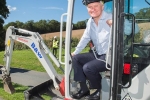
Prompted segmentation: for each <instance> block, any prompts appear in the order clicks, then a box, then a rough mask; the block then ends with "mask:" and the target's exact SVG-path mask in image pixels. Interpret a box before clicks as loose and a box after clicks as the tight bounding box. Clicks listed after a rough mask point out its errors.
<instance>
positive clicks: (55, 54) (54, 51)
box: [53, 48, 58, 57]
mask: <svg viewBox="0 0 150 100" xmlns="http://www.w3.org/2000/svg"><path fill="white" fill-rule="evenodd" d="M57 49H58V48H53V55H54V56H55V57H56V56H57Z"/></svg>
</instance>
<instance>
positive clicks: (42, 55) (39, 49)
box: [2, 26, 63, 93]
mask: <svg viewBox="0 0 150 100" xmlns="http://www.w3.org/2000/svg"><path fill="white" fill-rule="evenodd" d="M16 31H18V32H19V33H21V34H22V35H17V34H16ZM14 41H18V42H21V43H23V44H25V45H27V46H28V47H29V48H30V49H31V50H32V51H33V52H34V54H35V55H36V57H37V58H38V60H39V61H40V62H41V64H42V65H43V67H44V69H45V70H46V72H47V73H48V75H49V77H50V79H51V80H52V81H53V85H54V87H55V89H57V90H59V83H58V81H60V80H61V79H60V77H59V76H58V74H57V72H56V70H55V69H54V67H53V65H52V63H51V62H50V60H49V58H48V56H49V57H50V58H51V59H52V60H53V62H54V63H55V64H56V66H57V67H59V68H60V69H61V70H62V71H63V68H62V67H61V65H60V63H59V61H58V60H57V59H56V57H55V56H54V55H53V54H52V53H51V52H50V50H49V49H48V47H47V46H46V45H45V43H44V41H43V39H42V37H41V36H40V34H39V33H37V32H31V31H28V30H24V29H20V28H15V27H13V26H10V27H8V29H7V31H6V39H5V46H6V47H5V54H4V61H5V65H4V67H3V68H2V79H3V82H4V87H5V88H4V89H5V91H7V92H9V93H13V92H14V88H13V86H12V85H11V78H10V63H11V58H12V51H13V46H14ZM47 55H48V56H47ZM5 83H6V84H5Z"/></svg>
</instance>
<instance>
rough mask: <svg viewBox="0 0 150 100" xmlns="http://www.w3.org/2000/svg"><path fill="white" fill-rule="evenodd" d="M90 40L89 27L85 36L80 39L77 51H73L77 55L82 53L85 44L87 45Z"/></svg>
mask: <svg viewBox="0 0 150 100" xmlns="http://www.w3.org/2000/svg"><path fill="white" fill-rule="evenodd" d="M89 41H90V35H89V32H88V28H86V29H85V31H84V33H83V36H82V37H81V40H80V41H79V43H78V45H77V47H76V49H75V51H74V52H73V53H74V54H75V55H76V54H78V53H80V52H81V51H82V50H83V49H84V48H85V46H86V45H87V43H88V42H89Z"/></svg>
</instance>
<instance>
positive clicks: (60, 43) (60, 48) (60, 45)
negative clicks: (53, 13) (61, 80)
mask: <svg viewBox="0 0 150 100" xmlns="http://www.w3.org/2000/svg"><path fill="white" fill-rule="evenodd" d="M64 16H67V13H64V14H62V15H61V23H60V40H59V62H60V63H61V64H63V65H65V62H62V60H61V55H62V31H63V18H64Z"/></svg>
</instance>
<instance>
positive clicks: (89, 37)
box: [72, 0, 112, 100]
mask: <svg viewBox="0 0 150 100" xmlns="http://www.w3.org/2000/svg"><path fill="white" fill-rule="evenodd" d="M82 2H83V4H84V5H86V7H87V10H88V13H89V15H90V16H91V18H89V20H88V22H87V27H86V29H85V31H84V34H83V36H82V38H81V40H80V42H79V44H78V45H77V47H76V50H75V51H74V52H73V53H72V61H73V62H72V67H73V69H74V80H75V81H77V82H79V83H80V87H81V89H80V90H79V91H78V93H76V94H73V95H72V97H73V98H75V99H81V98H82V97H84V96H85V99H86V100H99V99H100V91H101V79H102V77H101V75H100V74H99V72H103V71H106V70H107V69H106V67H105V62H103V61H101V60H105V56H106V52H107V49H108V42H109V35H110V33H109V32H110V25H108V24H107V23H109V22H108V21H109V20H110V21H111V19H112V15H111V14H108V13H106V12H105V11H104V10H103V9H104V5H103V2H102V1H101V0H83V1H82ZM89 41H92V42H93V44H94V46H95V49H96V56H97V58H99V59H101V60H97V59H96V58H95V56H94V54H93V52H88V53H83V54H79V53H80V52H81V51H82V50H83V49H84V48H85V46H86V45H87V43H89ZM86 80H88V81H89V88H90V89H93V90H95V91H94V93H93V94H90V90H89V88H88V87H87V85H86Z"/></svg>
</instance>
